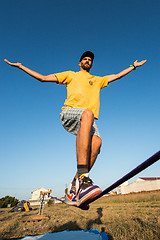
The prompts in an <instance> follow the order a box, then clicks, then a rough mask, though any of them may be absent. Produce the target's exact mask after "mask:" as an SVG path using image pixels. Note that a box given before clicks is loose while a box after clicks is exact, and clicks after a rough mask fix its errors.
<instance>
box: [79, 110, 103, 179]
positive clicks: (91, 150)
mask: <svg viewBox="0 0 160 240" xmlns="http://www.w3.org/2000/svg"><path fill="white" fill-rule="evenodd" d="M93 121H94V116H93V113H92V112H91V111H89V110H86V111H84V112H83V114H82V117H81V126H80V129H79V132H78V134H77V142H76V143H77V164H80V165H88V172H89V171H90V169H91V168H92V166H93V164H94V163H95V161H96V158H97V156H98V154H99V153H100V147H101V144H102V141H101V138H100V137H98V136H95V135H93V136H91V128H92V124H93ZM77 177H78V174H76V176H75V178H77Z"/></svg>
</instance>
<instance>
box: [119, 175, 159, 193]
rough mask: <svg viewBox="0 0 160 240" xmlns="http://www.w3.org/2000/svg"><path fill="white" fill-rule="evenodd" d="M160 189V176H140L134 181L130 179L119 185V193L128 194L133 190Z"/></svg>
mask: <svg viewBox="0 0 160 240" xmlns="http://www.w3.org/2000/svg"><path fill="white" fill-rule="evenodd" d="M159 189H160V177H139V178H137V180H136V181H135V182H133V183H130V184H128V181H126V182H125V183H123V184H121V185H120V186H119V187H117V194H128V193H132V192H143V191H154V190H159Z"/></svg>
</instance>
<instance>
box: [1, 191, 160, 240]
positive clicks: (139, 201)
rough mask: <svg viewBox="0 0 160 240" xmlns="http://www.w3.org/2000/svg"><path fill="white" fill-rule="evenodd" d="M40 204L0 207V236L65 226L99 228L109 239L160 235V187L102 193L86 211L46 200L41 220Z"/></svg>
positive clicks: (155, 238)
mask: <svg viewBox="0 0 160 240" xmlns="http://www.w3.org/2000/svg"><path fill="white" fill-rule="evenodd" d="M38 210H39V207H34V208H33V210H32V211H29V212H14V213H8V211H9V209H4V208H3V209H2V208H1V209H0V239H1V240H6V239H12V240H13V239H20V238H23V237H25V236H26V235H39V234H44V233H46V232H59V231H63V230H66V229H69V230H81V229H91V228H93V229H98V230H99V231H100V232H106V234H107V235H108V236H109V239H110V240H121V239H123V240H131V239H132V240H134V239H135V240H147V239H148V240H158V239H160V191H156V192H150V193H141V194H128V195H125V196H122V195H121V196H112V197H104V198H101V199H99V200H97V201H96V202H94V203H92V204H91V206H90V209H89V210H88V211H83V210H81V209H78V208H76V207H71V206H68V205H65V204H61V203H60V204H51V205H48V204H46V205H45V207H44V214H43V216H44V217H46V218H44V219H42V220H40V219H39V220H38V219H35V217H37V216H38Z"/></svg>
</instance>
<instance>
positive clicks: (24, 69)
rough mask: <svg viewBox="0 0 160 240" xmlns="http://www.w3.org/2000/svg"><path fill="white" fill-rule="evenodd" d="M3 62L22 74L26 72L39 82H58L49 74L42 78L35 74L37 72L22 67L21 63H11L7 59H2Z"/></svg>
mask: <svg viewBox="0 0 160 240" xmlns="http://www.w3.org/2000/svg"><path fill="white" fill-rule="evenodd" d="M4 61H5V62H6V63H8V64H9V65H10V66H13V67H17V68H19V69H21V70H23V71H24V72H26V73H27V74H29V75H30V76H32V77H34V78H36V79H37V80H39V81H40V82H58V80H57V78H56V76H55V75H54V74H50V75H47V76H44V75H42V74H40V73H37V72H35V71H33V70H31V69H29V68H27V67H25V66H23V65H22V63H11V62H9V61H8V60H7V59H4Z"/></svg>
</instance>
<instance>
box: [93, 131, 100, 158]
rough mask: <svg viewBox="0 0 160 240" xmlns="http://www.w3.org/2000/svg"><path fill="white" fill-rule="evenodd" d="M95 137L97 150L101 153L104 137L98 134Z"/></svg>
mask: <svg viewBox="0 0 160 240" xmlns="http://www.w3.org/2000/svg"><path fill="white" fill-rule="evenodd" d="M93 137H94V144H95V146H96V148H97V152H98V154H99V153H100V149H101V146H102V139H101V138H100V137H98V136H95V135H94V136H93Z"/></svg>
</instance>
